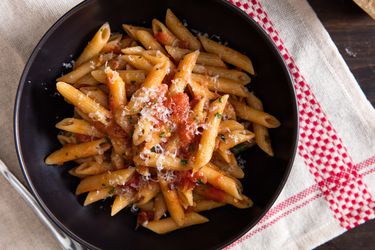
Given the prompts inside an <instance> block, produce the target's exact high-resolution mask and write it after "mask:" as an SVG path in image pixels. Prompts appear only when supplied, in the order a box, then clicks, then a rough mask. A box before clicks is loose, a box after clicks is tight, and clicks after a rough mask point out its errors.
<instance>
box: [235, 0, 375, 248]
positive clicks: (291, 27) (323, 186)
mask: <svg viewBox="0 0 375 250" xmlns="http://www.w3.org/2000/svg"><path fill="white" fill-rule="evenodd" d="M230 2H231V3H232V4H234V5H236V6H238V7H239V8H241V9H242V10H243V11H245V12H246V13H247V14H248V15H249V16H250V17H251V18H253V19H254V20H255V21H256V22H258V23H259V24H260V25H261V26H262V27H263V29H264V30H265V31H266V32H267V33H268V35H269V36H270V37H271V38H272V39H273V41H274V42H275V44H276V45H277V47H278V48H279V50H280V52H281V54H282V56H283V57H284V60H285V61H286V63H287V65H288V67H289V70H290V72H291V74H292V76H293V80H294V88H295V91H296V95H297V101H298V108H299V121H300V138H299V143H298V156H297V158H296V161H295V163H294V166H293V169H292V173H291V175H290V178H289V180H288V182H287V184H286V186H285V188H284V190H283V191H282V193H281V195H280V197H279V198H278V199H277V201H276V202H275V204H274V206H273V207H272V208H271V209H270V211H269V212H268V213H267V214H266V216H265V217H264V218H263V219H262V220H261V221H260V222H259V223H258V224H257V225H256V226H255V227H254V228H253V229H252V230H250V231H249V232H248V233H247V234H246V235H245V236H243V237H242V238H241V239H240V240H238V241H237V242H235V243H233V244H232V245H231V246H229V247H228V248H236V249H247V248H251V249H310V248H313V247H315V246H318V245H320V244H322V243H324V242H326V241H328V240H330V239H331V238H333V237H335V236H337V235H339V234H341V233H343V232H345V231H346V230H348V229H350V228H353V227H355V226H357V225H359V224H361V223H364V222H365V221H367V220H369V219H372V218H374V217H375V196H374V195H375V174H374V173H375V110H374V109H373V107H372V106H371V104H370V103H369V102H368V101H367V99H366V97H365V96H364V95H363V93H362V91H361V89H360V88H359V86H358V84H357V82H356V81H355V79H354V77H353V75H352V74H351V72H350V71H349V69H348V67H347V65H346V64H345V62H344V60H343V59H342V57H341V55H340V54H339V52H338V50H337V48H336V47H335V45H334V44H333V42H332V40H331V39H330V37H329V35H328V33H327V31H326V30H325V29H324V27H323V26H322V24H321V23H320V21H319V20H318V18H317V17H316V15H315V13H314V11H313V10H312V9H311V7H310V6H309V5H308V3H307V2H306V1H301V0H283V1H269V0H268V1H267V0H250V1H239V0H230Z"/></svg>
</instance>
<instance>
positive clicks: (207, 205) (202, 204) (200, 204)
mask: <svg viewBox="0 0 375 250" xmlns="http://www.w3.org/2000/svg"><path fill="white" fill-rule="evenodd" d="M222 206H225V203H221V202H217V201H211V200H199V201H197V202H196V203H195V206H194V207H193V210H194V212H197V213H198V212H203V211H208V210H211V209H214V208H218V207H222Z"/></svg>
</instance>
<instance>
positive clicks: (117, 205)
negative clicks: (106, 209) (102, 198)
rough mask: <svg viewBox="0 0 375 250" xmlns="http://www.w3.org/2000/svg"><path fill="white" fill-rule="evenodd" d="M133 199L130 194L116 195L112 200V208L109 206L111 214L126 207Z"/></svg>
mask: <svg viewBox="0 0 375 250" xmlns="http://www.w3.org/2000/svg"><path fill="white" fill-rule="evenodd" d="M133 201H134V198H133V196H132V195H129V194H127V195H117V196H116V198H115V200H114V201H113V204H112V208H111V216H114V215H116V214H117V213H118V212H120V211H121V210H122V209H124V208H126V207H127V206H128V205H130V204H131V203H132V202H133Z"/></svg>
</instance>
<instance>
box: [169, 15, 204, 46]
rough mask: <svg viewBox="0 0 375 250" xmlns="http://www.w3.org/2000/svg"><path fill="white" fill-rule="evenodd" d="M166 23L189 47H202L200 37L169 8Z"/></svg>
mask: <svg viewBox="0 0 375 250" xmlns="http://www.w3.org/2000/svg"><path fill="white" fill-rule="evenodd" d="M165 24H166V25H167V27H168V28H169V29H170V30H171V31H172V32H173V34H175V35H176V37H178V38H179V39H180V40H181V41H183V42H185V43H186V45H187V47H188V48H189V49H192V50H197V49H200V48H201V44H200V42H199V41H198V39H197V38H196V37H195V36H194V35H193V34H191V32H190V31H189V30H188V29H187V28H186V27H185V26H184V25H183V24H182V23H181V21H180V20H178V18H177V17H176V16H175V14H173V12H172V11H171V10H170V9H168V10H167V14H166V15H165Z"/></svg>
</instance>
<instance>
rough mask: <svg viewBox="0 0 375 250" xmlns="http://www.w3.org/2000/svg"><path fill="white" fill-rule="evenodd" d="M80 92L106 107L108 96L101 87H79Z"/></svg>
mask: <svg viewBox="0 0 375 250" xmlns="http://www.w3.org/2000/svg"><path fill="white" fill-rule="evenodd" d="M79 91H81V92H82V93H84V94H85V95H87V96H88V97H90V98H91V99H92V100H94V101H95V102H97V103H99V104H100V105H102V106H103V107H104V108H106V109H107V108H108V97H107V94H106V93H104V92H103V91H102V90H101V89H99V88H97V87H81V88H80V89H79Z"/></svg>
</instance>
